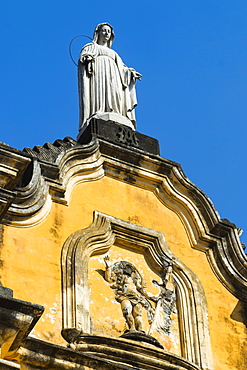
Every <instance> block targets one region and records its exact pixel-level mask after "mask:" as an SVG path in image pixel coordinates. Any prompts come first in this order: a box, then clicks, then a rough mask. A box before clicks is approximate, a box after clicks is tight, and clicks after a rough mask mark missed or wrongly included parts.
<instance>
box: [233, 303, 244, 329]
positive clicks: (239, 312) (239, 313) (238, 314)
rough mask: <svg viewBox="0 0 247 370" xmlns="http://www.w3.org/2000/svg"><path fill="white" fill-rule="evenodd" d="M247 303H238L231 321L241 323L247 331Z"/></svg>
mask: <svg viewBox="0 0 247 370" xmlns="http://www.w3.org/2000/svg"><path fill="white" fill-rule="evenodd" d="M246 312H247V302H242V301H238V303H237V305H236V307H235V308H234V310H233V311H232V313H231V319H232V320H235V321H238V322H241V323H243V324H244V325H245V327H246V329H247V315H246Z"/></svg>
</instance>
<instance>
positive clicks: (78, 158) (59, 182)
mask: <svg viewBox="0 0 247 370" xmlns="http://www.w3.org/2000/svg"><path fill="white" fill-rule="evenodd" d="M60 149H61V150H60V152H59V153H58V154H57V156H56V157H55V159H54V158H53V159H54V161H53V162H49V161H45V160H43V159H41V158H36V159H35V160H33V163H35V164H34V170H33V173H32V178H31V181H30V182H29V184H28V185H27V186H25V187H22V188H16V193H17V196H16V199H15V200H14V202H13V203H12V206H11V207H10V208H9V210H8V212H7V214H6V215H5V217H4V223H7V224H11V225H15V226H18V227H26V226H30V225H34V224H36V223H38V222H40V221H41V220H43V219H44V218H45V217H46V215H47V214H48V212H49V209H50V206H49V204H50V203H49V202H50V200H51V199H52V200H53V201H55V202H59V203H62V204H68V203H69V201H70V195H71V192H72V189H73V187H74V186H75V185H76V184H78V183H80V182H84V181H93V180H97V179H100V178H101V177H103V176H108V177H112V178H115V179H117V180H119V181H123V182H126V183H129V184H132V185H134V186H138V187H140V188H143V189H147V190H149V191H152V192H153V193H154V194H155V195H156V197H157V198H158V199H159V201H160V202H161V203H163V204H164V205H166V206H167V207H169V208H170V209H172V210H173V211H174V212H176V214H177V215H178V216H179V217H180V219H181V221H182V222H183V224H184V227H185V229H186V231H187V234H188V237H189V240H190V242H191V246H192V247H193V248H196V249H198V250H201V251H203V252H205V253H206V254H207V257H208V260H209V263H210V265H211V267H212V269H213V271H214V273H215V274H216V276H217V277H218V278H219V280H220V281H221V282H222V284H223V285H224V286H225V287H227V289H229V291H231V292H232V293H233V294H235V295H236V296H237V297H238V298H239V299H243V300H245V301H247V257H246V255H245V253H244V251H243V246H242V244H241V242H240V239H239V235H238V229H237V228H236V226H235V225H234V224H232V223H230V222H229V221H228V220H222V219H221V218H220V216H219V214H218V213H217V211H216V210H215V208H214V206H213V204H212V202H211V200H210V199H209V198H208V197H207V196H206V195H205V194H204V193H203V191H202V190H200V189H199V188H198V187H197V186H196V185H194V184H193V183H192V182H191V181H190V180H189V179H188V178H187V177H186V176H185V174H184V173H183V171H182V168H181V166H180V165H179V164H178V163H176V162H172V161H169V160H166V159H163V158H161V157H160V156H158V155H154V154H149V153H147V152H144V151H142V150H140V149H137V148H135V149H132V150H131V148H128V147H123V146H120V145H117V144H113V143H109V142H107V141H105V140H103V139H100V140H99V139H96V140H93V141H92V142H90V143H89V144H86V145H80V144H79V143H77V144H76V143H75V142H73V145H70V146H69V145H67V146H66V148H60ZM23 155H24V158H25V160H26V154H25V153H23ZM29 155H30V154H29Z"/></svg>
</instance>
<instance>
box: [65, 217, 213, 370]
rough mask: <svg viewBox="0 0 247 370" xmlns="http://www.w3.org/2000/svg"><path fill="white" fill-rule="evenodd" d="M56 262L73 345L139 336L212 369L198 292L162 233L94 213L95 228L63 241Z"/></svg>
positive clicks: (202, 303) (198, 286)
mask: <svg viewBox="0 0 247 370" xmlns="http://www.w3.org/2000/svg"><path fill="white" fill-rule="evenodd" d="M61 261H62V283H63V286H62V289H63V330H62V335H63V337H64V338H65V339H66V340H67V341H68V342H69V343H70V344H71V345H72V346H73V343H80V337H82V336H87V337H88V336H90V335H91V336H93V337H95V336H97V335H98V336H101V337H102V335H103V336H105V337H107V338H110V337H113V338H119V337H120V338H121V337H124V338H128V336H126V331H127V332H139V333H143V335H146V336H150V337H154V338H155V340H157V341H158V342H159V343H160V344H161V348H162V347H163V348H164V350H166V351H169V352H171V353H174V355H176V356H180V357H181V358H184V359H186V360H188V361H190V362H192V363H194V364H196V365H197V366H199V367H200V368H202V369H212V368H213V367H212V354H211V346H210V337H209V328H208V320H207V317H208V314H207V304H206V300H205V295H204V292H203V288H202V286H201V283H200V281H199V280H198V278H197V277H196V276H195V274H194V273H193V272H192V271H191V270H189V269H188V268H187V267H186V266H185V265H184V264H183V263H182V262H181V261H180V260H179V259H178V258H177V257H176V256H175V255H174V254H173V253H172V252H171V251H170V249H169V248H168V246H167V244H166V241H165V237H164V234H163V233H161V232H157V231H155V230H151V229H147V228H144V227H141V226H138V225H135V224H132V223H130V222H125V221H122V220H119V219H116V218H114V217H111V216H107V215H104V214H102V213H99V212H94V221H93V223H92V225H91V226H89V227H88V228H86V229H83V230H79V231H77V232H75V233H73V234H72V235H71V236H70V237H69V238H68V239H67V240H66V242H65V244H64V246H63V249H62V259H61ZM196 302H200V305H197V304H196ZM144 333H145V334H144ZM130 339H131V338H130ZM72 348H73V347H72Z"/></svg>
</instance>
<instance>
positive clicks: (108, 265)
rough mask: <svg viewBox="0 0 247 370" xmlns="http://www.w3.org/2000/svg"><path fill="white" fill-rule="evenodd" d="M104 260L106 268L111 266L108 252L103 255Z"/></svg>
mask: <svg viewBox="0 0 247 370" xmlns="http://www.w3.org/2000/svg"><path fill="white" fill-rule="evenodd" d="M104 262H105V264H106V267H107V268H109V267H111V262H110V257H109V255H108V254H107V255H106V256H105V257H104Z"/></svg>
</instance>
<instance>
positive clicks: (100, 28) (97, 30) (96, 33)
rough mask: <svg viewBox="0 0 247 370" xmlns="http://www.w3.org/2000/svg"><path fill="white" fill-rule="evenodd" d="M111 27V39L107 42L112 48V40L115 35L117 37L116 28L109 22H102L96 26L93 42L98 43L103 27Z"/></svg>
mask: <svg viewBox="0 0 247 370" xmlns="http://www.w3.org/2000/svg"><path fill="white" fill-rule="evenodd" d="M105 26H106V27H109V29H110V38H109V41H108V42H107V46H108V47H109V48H110V47H111V45H112V42H113V40H114V37H115V34H114V30H113V27H112V26H111V25H110V24H109V23H107V22H104V23H100V24H98V26H97V27H96V28H95V30H94V35H93V42H96V43H98V39H99V34H100V32H101V30H102V28H103V27H105Z"/></svg>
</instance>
